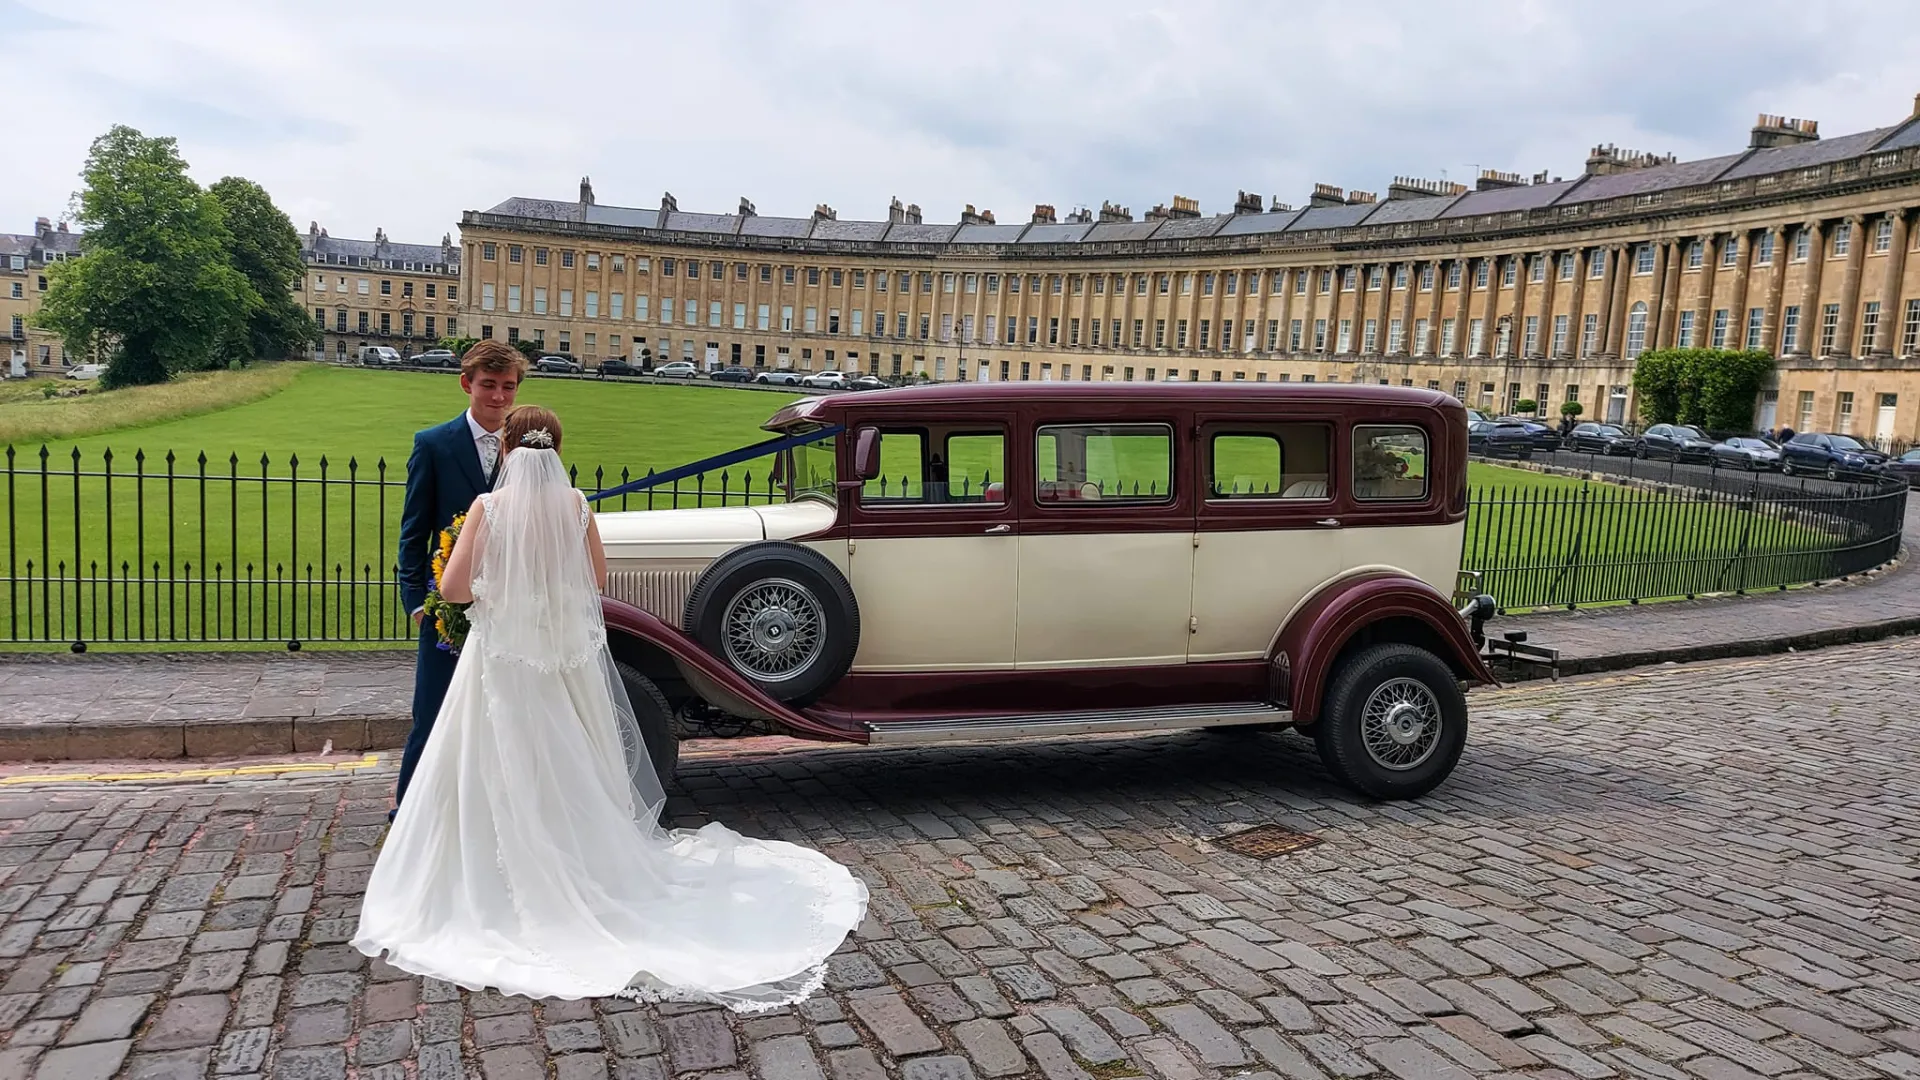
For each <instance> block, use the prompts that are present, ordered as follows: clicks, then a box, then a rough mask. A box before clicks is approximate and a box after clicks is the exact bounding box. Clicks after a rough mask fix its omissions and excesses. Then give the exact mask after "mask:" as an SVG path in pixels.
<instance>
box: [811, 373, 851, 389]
mask: <svg viewBox="0 0 1920 1080" xmlns="http://www.w3.org/2000/svg"><path fill="white" fill-rule="evenodd" d="M800 385H801V386H812V387H817V388H820V389H824V390H845V389H846V388H847V376H846V375H845V373H843V372H838V371H816V372H814V373H813V374H811V375H807V376H803V377H802V378H801V379H800Z"/></svg>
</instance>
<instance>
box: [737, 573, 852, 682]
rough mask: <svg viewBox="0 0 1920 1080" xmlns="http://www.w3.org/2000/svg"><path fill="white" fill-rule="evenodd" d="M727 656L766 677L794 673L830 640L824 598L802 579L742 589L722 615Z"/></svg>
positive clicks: (817, 655)
mask: <svg viewBox="0 0 1920 1080" xmlns="http://www.w3.org/2000/svg"><path fill="white" fill-rule="evenodd" d="M721 625H722V627H723V628H724V635H725V637H724V640H725V645H726V652H727V659H728V660H730V661H732V662H733V664H734V666H735V668H737V669H738V670H739V671H741V672H743V673H745V674H748V675H751V676H753V677H755V678H760V679H789V678H792V677H793V676H795V675H798V674H800V673H801V672H803V671H805V670H807V668H809V667H811V666H812V665H813V663H814V662H815V661H816V660H818V659H819V658H820V655H821V653H822V652H823V651H824V646H825V643H826V633H825V629H826V628H825V620H824V618H823V617H822V615H821V609H820V601H819V598H818V597H816V596H814V594H813V592H812V591H811V590H809V589H808V588H807V587H806V586H804V585H801V584H800V583H799V582H796V581H793V580H791V579H788V578H771V579H766V580H761V581H756V582H754V583H753V584H752V585H751V586H749V587H747V588H746V589H743V590H741V591H740V593H739V594H738V595H736V596H735V597H734V598H733V602H732V603H730V604H728V605H727V608H726V612H725V614H724V615H723V616H722V619H721Z"/></svg>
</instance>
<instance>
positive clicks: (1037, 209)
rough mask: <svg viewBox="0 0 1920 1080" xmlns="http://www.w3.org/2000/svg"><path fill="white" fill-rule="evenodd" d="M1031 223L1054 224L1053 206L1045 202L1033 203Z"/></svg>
mask: <svg viewBox="0 0 1920 1080" xmlns="http://www.w3.org/2000/svg"><path fill="white" fill-rule="evenodd" d="M1033 223H1034V224H1035V225H1052V224H1055V221H1054V216H1053V207H1052V206H1050V205H1048V204H1047V203H1035V204H1034V207H1033Z"/></svg>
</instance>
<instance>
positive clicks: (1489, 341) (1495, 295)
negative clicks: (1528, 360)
mask: <svg viewBox="0 0 1920 1080" xmlns="http://www.w3.org/2000/svg"><path fill="white" fill-rule="evenodd" d="M1482 263H1483V265H1485V266H1486V268H1487V295H1486V297H1485V299H1483V300H1482V301H1481V302H1480V349H1479V351H1478V352H1476V353H1474V354H1473V355H1474V359H1476V360H1485V359H1488V358H1490V357H1491V356H1492V355H1493V346H1494V344H1495V343H1494V337H1495V333H1494V325H1493V320H1494V315H1495V312H1496V311H1497V310H1498V308H1499V306H1500V260H1499V258H1498V257H1497V256H1492V255H1489V256H1487V257H1486V258H1485V259H1484V260H1482ZM1468 329H1469V330H1471V329H1472V328H1471V326H1469V328H1468Z"/></svg>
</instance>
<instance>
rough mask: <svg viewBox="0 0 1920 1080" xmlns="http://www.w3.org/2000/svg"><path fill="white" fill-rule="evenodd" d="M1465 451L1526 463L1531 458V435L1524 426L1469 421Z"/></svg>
mask: <svg viewBox="0 0 1920 1080" xmlns="http://www.w3.org/2000/svg"><path fill="white" fill-rule="evenodd" d="M1467 451H1468V453H1473V454H1481V455H1484V456H1486V457H1510V458H1513V459H1515V460H1516V461H1526V460H1529V459H1530V458H1532V457H1533V433H1532V432H1530V431H1528V430H1527V429H1526V426H1525V425H1524V424H1503V423H1498V422H1496V421H1493V420H1471V421H1468V423H1467Z"/></svg>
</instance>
